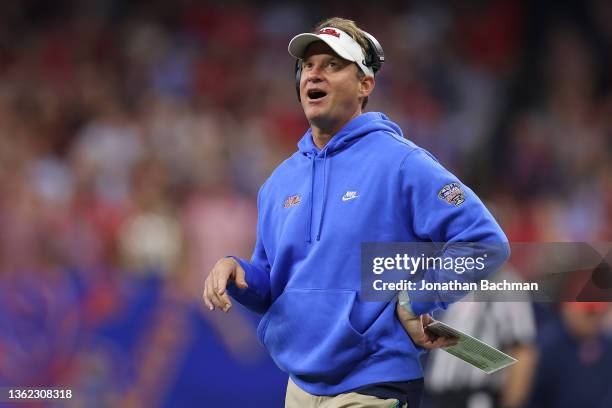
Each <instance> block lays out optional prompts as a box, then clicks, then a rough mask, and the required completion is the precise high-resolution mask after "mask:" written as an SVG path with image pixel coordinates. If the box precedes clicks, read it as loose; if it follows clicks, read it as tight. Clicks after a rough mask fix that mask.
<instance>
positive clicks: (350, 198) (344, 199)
mask: <svg viewBox="0 0 612 408" xmlns="http://www.w3.org/2000/svg"><path fill="white" fill-rule="evenodd" d="M357 197H359V196H350V197H347V196H342V201H348V200H352V199H353V198H357Z"/></svg>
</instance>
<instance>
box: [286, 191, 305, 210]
mask: <svg viewBox="0 0 612 408" xmlns="http://www.w3.org/2000/svg"><path fill="white" fill-rule="evenodd" d="M301 202H302V197H301V196H299V195H297V194H296V195H292V196H289V197H287V199H286V200H285V204H283V207H285V208H289V207H293V206H294V205H298V204H299V203H301Z"/></svg>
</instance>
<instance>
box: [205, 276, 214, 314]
mask: <svg viewBox="0 0 612 408" xmlns="http://www.w3.org/2000/svg"><path fill="white" fill-rule="evenodd" d="M207 282H208V279H207V280H206V281H205V282H204V291H203V293H202V299H204V304H206V307H207V308H208V310H215V307H214V306H213V304H212V303H211V301H210V300H209V299H208V293H207V286H208V283H207Z"/></svg>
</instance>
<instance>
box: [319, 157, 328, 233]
mask: <svg viewBox="0 0 612 408" xmlns="http://www.w3.org/2000/svg"><path fill="white" fill-rule="evenodd" d="M326 205H327V149H325V150H324V151H323V205H322V207H321V218H320V219H319V228H318V229H317V241H320V240H321V227H322V225H323V217H324V216H325V207H326Z"/></svg>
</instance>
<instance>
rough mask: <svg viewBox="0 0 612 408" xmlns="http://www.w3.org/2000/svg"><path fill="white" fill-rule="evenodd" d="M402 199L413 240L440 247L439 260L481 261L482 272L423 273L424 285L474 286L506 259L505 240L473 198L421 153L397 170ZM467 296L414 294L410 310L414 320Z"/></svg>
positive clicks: (409, 157) (412, 154)
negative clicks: (426, 283) (477, 259)
mask: <svg viewBox="0 0 612 408" xmlns="http://www.w3.org/2000/svg"><path fill="white" fill-rule="evenodd" d="M400 179H401V184H402V186H401V188H402V191H401V194H402V198H403V199H404V200H405V201H404V202H405V203H406V205H407V208H408V211H409V219H410V222H411V225H409V227H410V228H412V230H413V232H414V233H415V235H416V236H417V237H418V238H419V239H420V240H422V241H424V242H434V243H440V245H441V246H442V249H441V253H438V254H437V255H438V256H441V257H442V258H443V259H447V258H455V259H457V258H459V257H466V256H469V257H478V256H483V255H484V254H486V255H485V258H486V262H485V265H486V267H485V268H484V269H482V270H481V271H476V270H471V271H470V272H467V273H463V274H457V273H455V271H453V270H446V269H428V270H425V271H422V273H421V275H420V278H421V279H422V280H424V281H425V282H448V281H451V280H456V281H459V282H478V281H480V280H481V279H484V278H486V277H487V276H488V275H489V274H491V273H493V272H495V271H496V270H497V269H499V267H501V265H503V263H504V262H505V261H506V260H507V259H508V257H509V255H510V249H509V245H508V239H507V238H506V235H505V234H504V232H503V231H502V230H501V228H500V226H499V225H498V224H497V222H496V221H495V219H494V218H493V216H492V215H491V213H490V212H489V211H488V210H487V208H486V207H485V206H484V204H483V203H482V201H481V200H480V199H479V198H478V196H476V194H474V192H473V191H472V190H471V189H470V188H469V187H467V186H465V185H464V184H462V183H461V182H460V181H459V179H457V177H455V176H454V175H453V174H451V173H450V172H449V171H448V170H446V169H445V168H444V167H442V165H440V163H438V161H437V160H436V159H435V158H434V157H433V156H431V155H430V154H429V153H428V152H427V151H426V150H424V149H420V148H417V149H414V150H412V151H411V152H409V153H408V154H407V156H406V157H405V158H404V160H403V161H402V163H401V165H400ZM466 294H467V292H463V291H452V292H444V293H439V292H435V291H430V292H424V291H417V292H411V293H410V299H411V300H410V304H411V307H412V310H413V312H414V313H415V314H417V315H422V314H426V313H430V312H432V311H434V310H436V309H440V308H442V309H446V308H447V307H448V305H449V304H450V303H452V302H455V301H458V300H459V299H461V298H462V297H463V296H465V295H466Z"/></svg>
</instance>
